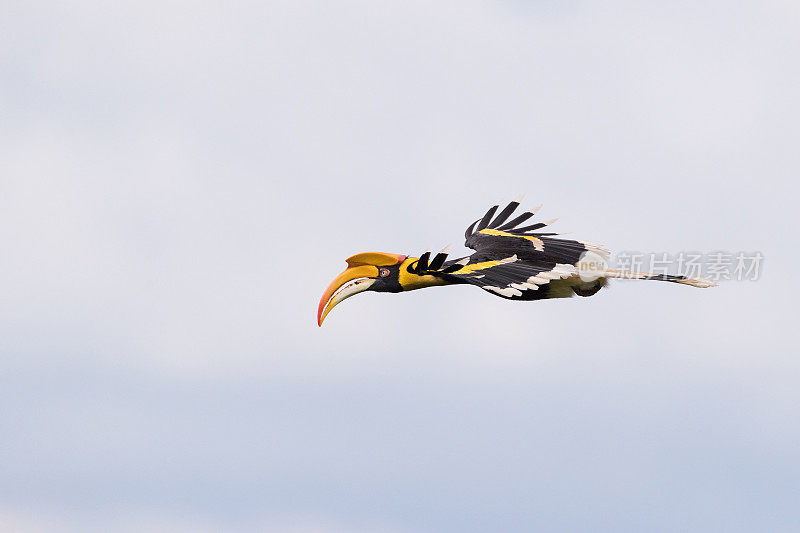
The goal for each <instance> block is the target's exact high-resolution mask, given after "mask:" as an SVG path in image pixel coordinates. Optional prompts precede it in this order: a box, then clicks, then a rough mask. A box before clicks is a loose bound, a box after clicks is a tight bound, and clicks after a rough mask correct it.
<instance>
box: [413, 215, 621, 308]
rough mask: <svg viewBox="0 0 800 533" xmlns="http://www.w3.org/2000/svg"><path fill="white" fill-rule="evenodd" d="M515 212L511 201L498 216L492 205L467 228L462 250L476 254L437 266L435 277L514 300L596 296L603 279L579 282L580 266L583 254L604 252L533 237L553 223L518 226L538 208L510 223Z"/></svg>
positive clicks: (578, 243)
mask: <svg viewBox="0 0 800 533" xmlns="http://www.w3.org/2000/svg"><path fill="white" fill-rule="evenodd" d="M518 207H519V202H518V201H516V200H515V201H513V202H511V203H509V204H508V205H507V206H506V207H505V208H503V210H502V211H500V213H499V214H498V212H497V211H498V210H499V208H500V205H499V204H498V205H494V206H492V207H491V208H490V209H489V211H487V212H486V214H485V215H484V216H483V218H481V219H478V220H476V221H475V222H473V223H472V225H470V227H469V228H467V231H466V234H465V236H466V242H465V245H466V246H467V247H469V248H472V249H473V250H475V253H474V254H472V255H471V256H469V257H467V258H464V259H461V260H460V261H451V262H446V261H444V259H443V258H442V261H441V262H439V264H438V265H436V266H438V267H441V270H440V271H439V272H436V274H438V275H441V276H444V277H447V278H448V279H451V280H457V281H458V282H461V283H470V284H472V285H477V286H479V287H481V288H482V289H484V290H486V291H489V292H492V293H493V294H496V295H498V296H502V297H504V298H510V299H515V300H539V299H544V298H566V297H569V296H572V295H573V294H579V295H581V296H590V295H592V294H594V293H595V292H597V291H598V290H599V289H600V287H602V286H603V284H604V283H605V280H604V279H602V278H600V279H598V280H594V281H592V282H584V281H582V280H581V279H580V277H579V276H578V263H579V262H580V261H581V259H582V258H583V256H584V254H585V253H586V252H589V251H591V252H594V253H596V254H598V255H600V256H601V257H605V256H607V255H608V252H607V251H606V250H604V249H602V248H601V247H599V246H596V245H593V244H591V243H587V242H582V241H575V240H568V239H558V238H556V235H558V234H557V233H551V232H537V230H540V229H543V228H545V227H547V226H549V225H550V224H552V223H553V222H555V220H550V221H547V222H538V223H535V224H531V225H527V226H521V225H522V224H523V223H524V222H526V221H528V220H529V219H531V218H532V217H533V216H534V215H535V214H536V212H537V211H538V209H539V208H538V207H537V208H536V209H533V210H531V211H525V212H524V213H522V214H521V215H519V216H517V217H515V218H513V219H512V220H509V218H510V217H511V215H512V214H513V213H514V211H515V210H516V209H517V208H518ZM438 257H439V256H437V258H438ZM426 262H427V261H426ZM434 270H435V269H434Z"/></svg>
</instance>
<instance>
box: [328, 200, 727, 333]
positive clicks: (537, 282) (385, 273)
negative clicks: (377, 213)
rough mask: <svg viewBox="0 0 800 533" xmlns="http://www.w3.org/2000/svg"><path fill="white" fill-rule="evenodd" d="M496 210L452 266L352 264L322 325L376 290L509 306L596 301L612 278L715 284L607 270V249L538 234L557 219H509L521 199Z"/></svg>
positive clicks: (411, 260) (395, 259)
mask: <svg viewBox="0 0 800 533" xmlns="http://www.w3.org/2000/svg"><path fill="white" fill-rule="evenodd" d="M499 207H500V206H499V204H498V205H494V206H492V207H491V208H490V209H489V211H487V213H486V214H485V215H484V216H483V217H482V218H481V219H478V220H476V221H475V222H473V223H472V225H470V226H469V228H467V231H466V234H465V237H466V241H465V243H464V244H465V246H467V247H468V248H471V249H473V250H475V253H473V254H472V255H469V256H467V257H462V258H459V259H454V260H447V256H448V254H447V250H446V249H445V250H443V251H442V252H440V253H438V254H437V255H436V256H434V257H433V258H432V259H431V253H430V252H425V253H424V254H422V255H420V256H419V257H408V256H405V255H394V254H384V253H380V252H366V253H362V254H357V255H354V256H352V257H350V258H348V259H347V263H348V268H347V270H345V271H344V272H342V274H340V275H339V277H337V278H336V279H335V280H334V281H333V283H331V285H330V286H329V287H328V290H326V291H325V294H323V296H322V299H321V300H320V305H319V309H318V313H317V320H318V323H319V325H322V321H323V320H324V319H325V316H326V315H327V314H328V312H330V310H331V309H333V307H334V306H336V305H337V304H338V303H339V302H341V301H342V300H344V299H346V298H349V297H350V296H352V295H354V294H357V293H359V292H363V291H365V290H371V291H376V292H403V291H409V290H415V289H421V288H425V287H433V286H437V285H460V284H470V285H476V286H478V287H480V288H482V289H484V290H486V291H488V292H490V293H492V294H494V295H496V296H500V297H502V298H506V299H509V300H542V299H547V298H567V297H570V296H573V295H578V296H592V295H593V294H595V293H597V291H599V290H600V289H601V288H602V287H603V286H604V285H605V284H606V280H607V279H608V278H625V279H649V280H658V281H668V282H673V283H680V284H684V285H692V286H695V287H710V286H713V285H714V283H712V282H710V281H708V280H705V279H700V278H688V277H685V276H672V275H667V274H650V273H642V272H633V271H624V270H615V269H609V268H607V266H606V259H607V257H608V255H609V252H608V251H607V250H604V249H603V248H601V247H600V246H597V245H594V244H591V243H588V242H583V241H576V240H568V239H560V238H557V237H556V236H557V234H555V233H550V232H541V231H539V230H541V229H544V228H546V227H547V226H548V225H550V224H551V223H552V222H554V221H552V220H551V221H548V222H539V223H536V224H531V225H527V226H523V225H522V224H523V223H524V222H526V221H527V220H528V219H530V218H532V217H533V216H534V215H535V214H536V211H537V210H538V208H537V209H534V210H531V211H526V212H524V213H522V214H521V215H519V216H517V217H515V218H514V219H511V220H509V218H510V217H511V214H512V213H513V212H514V211H515V210H516V209H517V207H519V201H517V200H515V201H513V202H511V203H509V204H508V205H507V206H506V207H505V208H504V209H503V210H502V211H500V213H497V211H498V210H499Z"/></svg>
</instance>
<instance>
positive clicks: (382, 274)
mask: <svg viewBox="0 0 800 533" xmlns="http://www.w3.org/2000/svg"><path fill="white" fill-rule="evenodd" d="M380 274H381V277H382V278H385V277H386V276H388V275H389V269H388V268H382V269H380Z"/></svg>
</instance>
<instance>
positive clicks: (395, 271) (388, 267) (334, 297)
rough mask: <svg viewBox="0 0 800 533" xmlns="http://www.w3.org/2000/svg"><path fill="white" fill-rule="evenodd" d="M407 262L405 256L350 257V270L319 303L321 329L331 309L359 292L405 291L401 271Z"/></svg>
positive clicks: (342, 275) (370, 255) (348, 259)
mask: <svg viewBox="0 0 800 533" xmlns="http://www.w3.org/2000/svg"><path fill="white" fill-rule="evenodd" d="M414 259H416V258H414ZM408 262H409V261H408V258H407V257H406V256H405V255H397V254H385V253H382V252H364V253H361V254H356V255H354V256H352V257H348V258H347V268H346V269H345V271H344V272H342V273H341V274H339V275H338V276H337V277H336V279H334V280H333V281H332V282H331V284H330V285H328V288H327V289H325V293H324V294H323V295H322V298H321V299H320V301H319V308H318V310H317V324H319V325H320V326H321V325H322V321H323V320H325V317H326V316H327V315H328V313H330V312H331V309H333V308H334V307H336V306H337V305H338V304H339V303H340V302H342V301H344V300H346V299H347V298H350V297H351V296H353V295H354V294H358V293H359V292H364V291H375V292H401V291H403V290H404V288H403V286H402V285H401V284H400V270H401V268H402V267H403V265H404V264H405V263H408Z"/></svg>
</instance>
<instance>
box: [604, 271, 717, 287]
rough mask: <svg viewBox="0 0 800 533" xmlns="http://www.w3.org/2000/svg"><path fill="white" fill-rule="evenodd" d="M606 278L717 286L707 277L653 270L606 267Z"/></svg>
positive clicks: (694, 285)
mask: <svg viewBox="0 0 800 533" xmlns="http://www.w3.org/2000/svg"><path fill="white" fill-rule="evenodd" d="M603 276H604V277H606V278H619V279H651V280H655V281H669V282H672V283H680V284H681V285H691V286H692V287H699V288H701V289H705V288H706V287H716V286H717V284H716V283H714V282H713V281H711V280H710V279H705V278H690V277H688V276H672V275H670V274H653V273H652V272H635V271H633V270H617V269H614V268H609V269H606V271H605V274H603Z"/></svg>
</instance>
